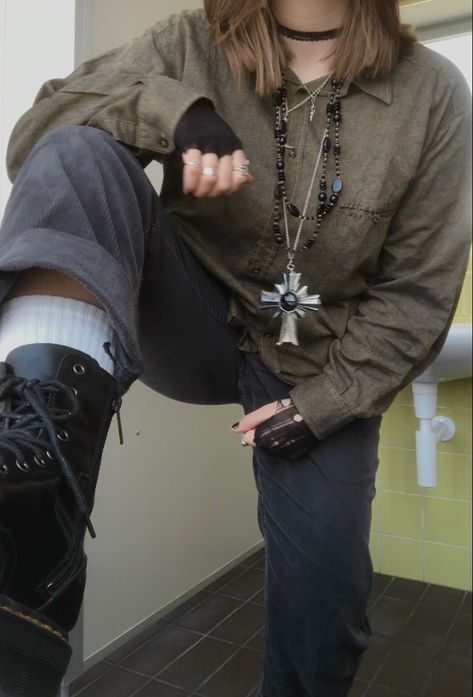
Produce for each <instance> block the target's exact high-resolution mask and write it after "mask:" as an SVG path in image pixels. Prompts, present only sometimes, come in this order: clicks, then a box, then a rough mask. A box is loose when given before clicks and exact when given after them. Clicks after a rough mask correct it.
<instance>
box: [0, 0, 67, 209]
mask: <svg viewBox="0 0 473 697" xmlns="http://www.w3.org/2000/svg"><path fill="white" fill-rule="evenodd" d="M74 34H75V2H74V0H47V2H38V0H0V217H1V215H2V211H3V209H4V205H5V203H6V200H7V197H8V195H9V192H10V183H9V181H8V179H7V175H6V171H5V166H4V162H5V151H6V145H7V141H8V137H9V135H10V132H11V130H12V128H13V126H14V124H15V122H16V121H17V119H18V118H19V117H20V116H21V114H22V113H23V112H25V111H26V110H27V109H28V108H29V107H30V106H31V103H32V102H33V100H34V97H35V96H36V93H37V92H38V90H39V88H40V86H41V84H42V83H43V82H44V81H45V80H46V79H48V78H50V77H59V76H61V75H67V74H68V73H70V72H71V71H72V70H73V68H74Z"/></svg>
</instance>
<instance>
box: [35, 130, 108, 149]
mask: <svg viewBox="0 0 473 697" xmlns="http://www.w3.org/2000/svg"><path fill="white" fill-rule="evenodd" d="M107 139H108V140H111V141H113V142H115V141H114V139H113V137H112V136H111V135H110V133H107V132H106V131H102V130H101V129H100V128H95V127H93V126H71V125H68V126H59V127H58V128H54V129H53V130H51V131H48V133H45V134H44V135H43V136H42V137H41V138H40V140H39V141H38V143H37V144H36V146H35V148H34V150H41V149H43V148H44V147H54V148H56V149H58V148H59V149H64V150H65V151H66V152H68V153H71V152H72V153H75V152H77V151H83V150H84V149H90V148H91V147H92V148H94V149H96V148H97V145H98V144H99V143H101V142H103V141H104V140H107Z"/></svg>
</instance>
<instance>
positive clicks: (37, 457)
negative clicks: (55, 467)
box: [33, 455, 47, 467]
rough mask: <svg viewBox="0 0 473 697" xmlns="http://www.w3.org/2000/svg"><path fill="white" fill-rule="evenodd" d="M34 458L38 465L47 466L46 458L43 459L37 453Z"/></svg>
mask: <svg viewBox="0 0 473 697" xmlns="http://www.w3.org/2000/svg"><path fill="white" fill-rule="evenodd" d="M33 459H34V461H35V462H36V464H37V465H38V467H46V464H47V463H46V460H43V458H42V457H39V455H35V456H34V458H33Z"/></svg>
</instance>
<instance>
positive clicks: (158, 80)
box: [7, 16, 207, 181]
mask: <svg viewBox="0 0 473 697" xmlns="http://www.w3.org/2000/svg"><path fill="white" fill-rule="evenodd" d="M176 17H177V19H176V20H175V21H169V20H165V22H163V23H159V24H157V25H155V26H154V27H152V28H151V29H148V31H146V32H145V34H144V35H143V36H141V37H139V38H137V39H135V40H133V41H131V42H130V43H128V44H125V45H124V46H121V47H119V48H117V49H114V50H112V51H109V52H107V53H105V54H103V55H101V56H99V57H97V58H94V59H92V60H89V61H87V62H85V63H83V64H82V65H81V66H80V67H79V68H77V69H76V70H75V71H74V72H73V73H71V75H69V76H68V77H66V78H65V79H55V80H50V81H48V82H46V83H45V84H44V85H43V86H42V87H41V89H40V91H39V93H38V95H37V97H36V100H35V102H34V105H33V106H32V108H31V109H30V110H29V111H27V112H26V113H25V114H24V115H23V116H22V117H21V118H20V120H19V121H18V123H17V124H16V126H15V128H14V129H13V132H12V135H11V137H10V141H9V145H8V151H7V169H8V175H9V177H10V179H11V181H14V179H15V177H16V175H17V173H18V171H19V169H20V167H21V166H22V164H23V163H24V161H25V160H26V158H27V157H28V154H29V153H30V151H31V150H32V148H33V147H34V145H35V144H36V142H37V141H38V140H39V139H40V138H41V137H42V136H43V135H44V134H45V133H47V132H48V131H51V130H53V129H54V128H57V127H60V126H65V125H81V126H94V127H97V128H101V129H103V130H106V131H108V132H109V133H111V134H112V135H113V137H114V138H115V139H116V140H117V141H120V142H122V143H124V144H126V145H128V146H129V147H130V149H131V150H132V152H134V154H135V155H136V156H137V157H141V158H143V159H146V157H147V155H148V154H149V153H151V154H152V156H153V155H154V156H156V157H157V159H160V157H161V159H163V158H164V157H165V156H166V155H168V154H169V153H170V152H172V151H173V150H174V147H175V145H174V140H173V137H174V131H175V128H176V126H177V123H178V122H179V120H180V118H181V116H183V114H184V113H185V112H186V111H187V109H188V108H189V107H190V106H191V105H192V104H193V103H194V102H195V101H197V100H198V99H201V98H202V97H206V96H207V95H203V94H201V93H199V92H197V91H195V90H194V89H193V88H192V86H190V85H187V84H184V83H183V82H182V81H181V80H182V74H183V65H184V62H185V46H186V41H187V35H186V30H185V27H183V26H182V25H183V23H182V22H181V23H180V22H179V21H178V16H176ZM152 156H151V157H148V161H150V160H151V159H152Z"/></svg>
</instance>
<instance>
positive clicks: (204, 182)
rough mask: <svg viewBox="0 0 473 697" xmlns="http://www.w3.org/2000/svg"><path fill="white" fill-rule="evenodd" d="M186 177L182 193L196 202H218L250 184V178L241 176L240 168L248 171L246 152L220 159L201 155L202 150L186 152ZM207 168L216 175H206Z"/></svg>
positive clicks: (237, 152) (236, 152)
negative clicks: (212, 199) (209, 199)
mask: <svg viewBox="0 0 473 697" xmlns="http://www.w3.org/2000/svg"><path fill="white" fill-rule="evenodd" d="M182 161H183V162H184V177H183V182H182V189H183V191H184V193H185V194H187V195H192V196H194V197H195V198H216V197H217V196H227V195H229V194H234V193H235V192H236V191H239V189H242V188H243V187H244V186H247V185H248V184H251V182H252V181H254V178H253V177H252V176H251V174H241V173H240V171H239V168H240V167H245V169H246V167H247V166H248V164H249V161H248V160H247V158H246V155H245V153H244V151H243V150H236V151H235V152H234V153H233V154H232V155H225V156H224V157H220V158H219V157H218V156H217V155H215V154H214V153H208V154H202V152H201V151H200V150H196V149H191V150H187V151H186V152H185V153H184V154H183V156H182ZM207 167H212V168H214V170H215V174H214V175H212V176H209V175H208V174H204V171H205V169H204V168H207Z"/></svg>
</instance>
